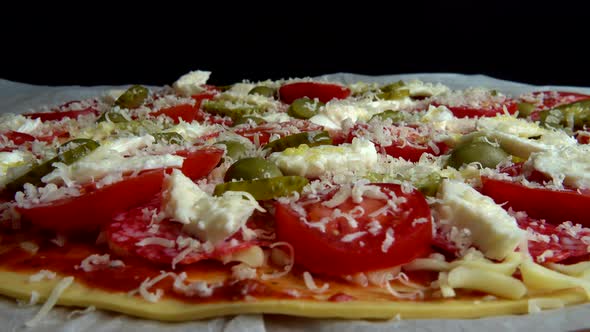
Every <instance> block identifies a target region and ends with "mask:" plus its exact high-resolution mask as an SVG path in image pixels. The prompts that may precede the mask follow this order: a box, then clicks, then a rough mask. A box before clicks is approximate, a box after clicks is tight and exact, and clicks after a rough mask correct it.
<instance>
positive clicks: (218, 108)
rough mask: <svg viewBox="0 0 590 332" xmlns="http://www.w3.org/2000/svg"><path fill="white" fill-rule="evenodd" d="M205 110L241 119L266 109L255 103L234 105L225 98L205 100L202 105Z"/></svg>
mask: <svg viewBox="0 0 590 332" xmlns="http://www.w3.org/2000/svg"><path fill="white" fill-rule="evenodd" d="M201 108H202V109H203V111H205V112H207V113H211V114H216V115H220V116H229V117H230V118H232V119H234V121H235V120H236V119H240V118H243V117H245V116H247V115H252V114H256V113H261V112H263V111H264V110H263V109H262V108H260V107H258V106H254V105H241V106H237V107H233V106H232V104H231V102H228V101H223V100H205V101H203V104H202V105H201Z"/></svg>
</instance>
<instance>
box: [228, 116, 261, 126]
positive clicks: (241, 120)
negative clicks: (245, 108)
mask: <svg viewBox="0 0 590 332" xmlns="http://www.w3.org/2000/svg"><path fill="white" fill-rule="evenodd" d="M248 122H254V123H255V124H257V125H259V124H263V123H265V122H266V121H264V119H263V118H260V117H257V116H242V117H239V118H237V119H235V120H234V126H237V125H241V124H245V123H248Z"/></svg>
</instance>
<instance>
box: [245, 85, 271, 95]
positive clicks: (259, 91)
mask: <svg viewBox="0 0 590 332" xmlns="http://www.w3.org/2000/svg"><path fill="white" fill-rule="evenodd" d="M248 94H249V95H261V96H264V97H268V98H273V97H274V96H275V94H276V90H275V89H273V88H270V87H268V86H264V85H259V86H257V87H254V88H252V90H250V91H249V92H248Z"/></svg>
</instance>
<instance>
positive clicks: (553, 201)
mask: <svg viewBox="0 0 590 332" xmlns="http://www.w3.org/2000/svg"><path fill="white" fill-rule="evenodd" d="M481 180H482V190H481V192H482V194H484V195H486V196H489V197H491V198H492V199H494V201H495V202H496V203H498V204H503V203H506V202H507V204H506V206H505V207H506V208H508V207H512V208H513V209H514V210H515V211H524V212H526V213H527V214H528V215H529V216H530V217H532V218H535V219H545V220H546V221H547V222H549V223H552V224H560V223H562V222H564V221H572V222H574V223H579V224H582V225H584V226H585V227H588V226H590V217H589V216H588V211H587V209H588V208H587V207H588V206H590V194H588V193H579V192H577V191H574V190H551V189H545V188H529V187H525V186H523V185H522V184H519V183H514V182H508V181H502V180H496V179H490V178H487V177H482V179H481Z"/></svg>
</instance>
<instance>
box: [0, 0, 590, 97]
mask: <svg viewBox="0 0 590 332" xmlns="http://www.w3.org/2000/svg"><path fill="white" fill-rule="evenodd" d="M79 4H80V6H81V5H82V3H79ZM352 4H353V3H352V2H350V3H348V4H347V3H345V2H338V3H331V4H328V3H320V2H315V3H310V4H305V3H302V2H299V3H294V2H273V3H269V4H260V3H257V5H256V6H254V3H242V4H232V3H231V2H227V3H217V4H213V3H208V4H206V5H204V4H203V3H193V4H192V5H191V6H187V5H186V4H183V3H162V2H157V3H156V2H152V3H151V4H150V3H148V2H143V3H134V4H133V5H131V7H130V8H125V9H122V8H121V6H122V5H121V4H108V3H105V2H102V3H95V4H94V5H93V6H86V7H77V5H75V4H72V5H68V6H67V7H66V8H63V9H62V8H60V9H57V8H54V7H52V8H40V7H39V5H31V6H32V7H35V8H34V10H31V9H30V8H19V9H14V10H11V11H7V12H6V13H5V14H8V15H6V16H7V17H6V18H5V20H3V21H2V24H3V25H5V26H4V27H3V31H4V32H5V33H4V36H3V40H2V45H3V46H2V48H3V50H2V57H3V60H2V61H0V66H1V67H0V77H2V78H6V79H9V80H14V81H21V82H27V83H34V84H49V85H64V84H68V85H71V84H77V85H97V84H126V83H143V84H154V85H163V84H171V83H172V82H173V81H174V80H175V79H176V78H178V77H179V76H180V75H182V74H184V73H186V72H188V71H189V70H195V69H201V70H210V71H212V72H213V76H212V83H214V84H229V83H232V82H235V81H241V80H242V79H250V80H263V79H267V78H270V79H278V78H287V77H296V76H315V75H320V74H324V73H332V72H355V73H362V74H373V75H382V74H395V73H416V72H457V73H467V74H487V75H491V76H494V77H498V78H503V79H508V80H515V81H521V82H526V83H533V84H560V85H581V86H590V52H589V51H588V50H587V47H588V44H589V41H590V19H588V18H587V17H588V5H581V4H575V3H574V4H571V3H566V2H553V3H551V4H543V3H539V2H537V3H533V4H526V3H519V2H516V3H509V2H491V1H489V2H488V1H481V2H480V1H472V2H466V3H458V2H450V1H444V2H442V1H440V2H430V3H428V2H411V1H405V2H399V3H396V2H389V3H388V4H387V6H385V5H384V4H381V3H379V2H374V3H373V2H368V1H366V2H359V1H357V2H355V3H354V4H355V5H352ZM146 9H147V10H146ZM144 10H145V12H144ZM23 13H24V14H23Z"/></svg>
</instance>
